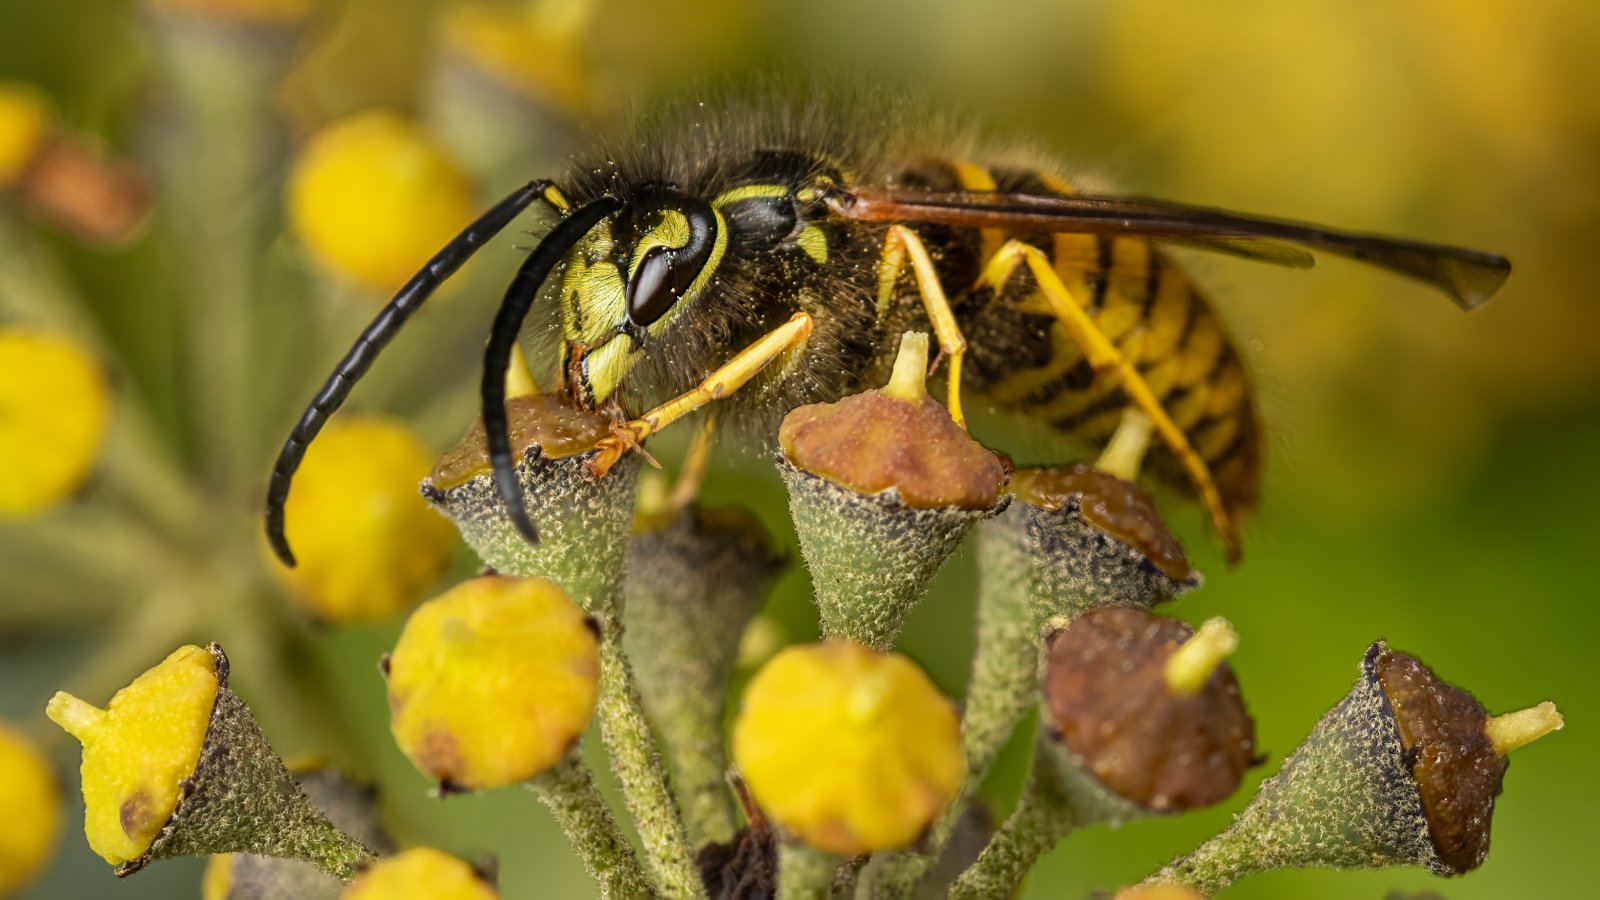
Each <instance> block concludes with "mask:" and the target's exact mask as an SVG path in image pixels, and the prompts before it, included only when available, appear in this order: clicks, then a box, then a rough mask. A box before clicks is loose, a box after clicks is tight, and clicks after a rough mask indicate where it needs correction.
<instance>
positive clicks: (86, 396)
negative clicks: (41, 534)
mask: <svg viewBox="0 0 1600 900" xmlns="http://www.w3.org/2000/svg"><path fill="white" fill-rule="evenodd" d="M0 372H4V373H5V375H4V377H0V517H8V516H19V517H20V516H26V515H30V514H32V513H36V512H38V511H39V510H41V509H43V508H44V507H46V506H49V505H50V504H52V503H54V502H56V501H58V500H60V499H62V498H63V497H65V496H67V495H68V494H70V493H72V492H73V491H74V490H77V488H78V486H79V485H81V484H82V483H83V480H84V478H86V477H87V476H88V474H89V469H90V467H91V466H92V465H93V464H94V460H95V457H96V455H97V454H98V453H99V450H100V441H101V438H103V437H104V435H105V430H106V419H107V416H108V413H109V409H110V400H109V397H108V393H109V392H108V390H107V387H106V381H105V377H104V376H103V375H102V374H101V372H100V369H99V366H98V365H97V364H96V362H95V360H94V359H92V358H91V357H90V356H89V354H88V352H87V351H85V350H84V349H83V348H82V347H80V346H79V345H78V344H77V343H75V342H73V341H71V340H68V339H67V338H65V337H62V336H60V335H55V334H49V333H45V332H40V331H32V330H28V329H23V328H0Z"/></svg>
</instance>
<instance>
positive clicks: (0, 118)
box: [0, 81, 52, 188]
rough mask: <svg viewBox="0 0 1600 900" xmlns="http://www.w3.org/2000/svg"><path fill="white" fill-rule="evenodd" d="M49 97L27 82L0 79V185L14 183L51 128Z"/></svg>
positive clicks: (0, 186)
mask: <svg viewBox="0 0 1600 900" xmlns="http://www.w3.org/2000/svg"><path fill="white" fill-rule="evenodd" d="M51 119H52V116H51V108H50V101H49V99H48V98H46V97H45V95H44V93H43V92H41V91H40V90H39V89H38V88H35V87H34V86H33V85H30V84H22V83H20V82H16V81H0V188H5V187H9V186H10V185H12V184H14V183H16V181H17V179H18V178H20V177H21V176H22V173H23V172H25V171H27V169H28V165H29V164H30V163H32V162H33V160H34V158H35V157H36V156H38V154H39V149H40V147H41V146H42V145H43V144H44V141H45V138H47V137H49V135H50V131H51V128H52V122H51Z"/></svg>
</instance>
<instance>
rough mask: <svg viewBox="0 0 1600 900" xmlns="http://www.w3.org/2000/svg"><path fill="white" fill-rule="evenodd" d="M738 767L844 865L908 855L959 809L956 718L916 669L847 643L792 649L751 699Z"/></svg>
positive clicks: (765, 672)
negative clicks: (855, 859)
mask: <svg viewBox="0 0 1600 900" xmlns="http://www.w3.org/2000/svg"><path fill="white" fill-rule="evenodd" d="M733 758H734V762H735V763H736V764H737V765H738V767H739V771H740V773H741V774H742V775H743V777H744V780H745V783H746V784H747V785H748V786H749V788H750V792H751V794H752V795H753V796H754V797H755V800H756V802H757V803H758V804H760V805H761V808H762V809H764V810H766V812H767V814H768V815H770V816H771V817H772V818H773V819H774V820H775V821H777V822H778V823H779V824H781V825H783V826H784V827H785V828H786V829H788V830H789V831H790V832H792V833H793V834H794V835H795V836H796V837H798V838H799V839H800V840H802V841H803V842H805V843H806V844H808V845H810V846H812V847H815V848H817V849H819V850H826V851H829V852H832V853H838V854H841V855H843V856H859V855H861V854H864V853H875V852H877V851H880V850H891V849H895V848H899V847H905V846H907V845H908V844H910V843H911V842H912V841H914V840H916V838H917V836H918V835H919V834H921V833H922V832H923V830H924V829H925V828H927V826H928V823H929V822H931V821H932V820H933V818H934V816H936V815H938V814H939V812H940V811H941V810H943V809H944V808H945V806H947V805H948V804H949V803H950V801H951V800H952V799H954V798H955V795H956V792H957V790H959V789H960V787H961V781H962V777H963V775H964V773H965V769H966V762H965V760H964V759H963V756H962V751H961V731H960V726H959V724H958V723H957V721H956V714H955V710H954V709H953V708H952V707H951V705H950V702H949V701H948V700H947V699H945V697H944V696H943V695H941V694H940V693H939V690H938V688H936V687H934V685H933V683H932V682H931V681H929V680H928V676H927V675H925V674H923V672H922V670H921V669H919V668H917V666H916V664H915V663H913V662H911V661H910V660H909V659H906V658H905V657H904V656H901V655H899V654H897V653H878V652H875V651H873V650H869V649H867V648H865V647H861V646H859V645H857V644H853V643H850V642H848V641H828V642H825V643H821V644H808V645H804V646H799V647H790V648H789V649H787V650H785V651H783V652H782V653H780V654H778V655H777V656H776V657H774V658H773V659H772V661H771V662H769V663H767V665H766V666H765V667H764V668H762V670H761V671H760V672H759V673H757V674H756V676H755V678H754V679H753V680H752V681H751V682H750V686H749V688H748V689H747V690H746V691H745V695H744V703H743V706H742V708H741V710H740V712H739V718H738V720H737V721H736V722H735V723H734V727H733Z"/></svg>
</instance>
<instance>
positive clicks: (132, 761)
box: [45, 645, 218, 865]
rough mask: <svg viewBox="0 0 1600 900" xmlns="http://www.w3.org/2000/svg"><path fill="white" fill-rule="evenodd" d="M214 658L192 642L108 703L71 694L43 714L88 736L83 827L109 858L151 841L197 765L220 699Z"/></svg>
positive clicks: (137, 851)
mask: <svg viewBox="0 0 1600 900" xmlns="http://www.w3.org/2000/svg"><path fill="white" fill-rule="evenodd" d="M217 687H218V680H217V661H216V657H214V656H212V655H211V653H210V652H209V651H207V650H206V649H204V648H202V647H196V646H193V645H189V646H185V647H179V648H178V649H177V650H174V651H173V652H172V655H170V656H168V657H167V658H166V659H165V660H164V661H162V662H161V664H160V665H158V666H156V667H155V668H153V669H150V670H149V671H147V672H145V673H144V674H143V675H140V676H139V677H138V678H136V679H134V681H133V683H132V684H130V685H128V686H127V687H125V688H123V689H122V690H120V691H118V692H117V693H116V696H114V697H112V698H111V702H110V703H108V704H106V708H105V709H98V708H96V707H94V706H91V705H90V704H88V703H85V702H83V701H82V700H79V699H78V698H77V697H74V696H72V695H71V694H68V693H65V692H60V693H57V694H56V695H55V696H54V697H52V698H50V705H49V706H48V707H46V709H45V714H46V715H48V716H49V717H50V720H51V721H52V722H55V723H56V724H57V725H60V726H61V727H62V728H63V729H65V730H66V731H67V733H68V734H70V735H72V736H73V737H75V738H77V739H78V740H79V741H80V742H81V743H82V744H83V801H84V804H85V806H86V813H85V817H86V820H85V822H84V829H83V830H84V834H85V835H87V836H88V838H89V846H90V848H92V849H93V850H94V852H96V853H98V854H100V855H101V856H102V857H104V858H105V860H106V862H108V863H111V864H112V865H119V864H121V863H124V862H127V861H129V860H132V859H137V858H138V857H140V856H141V855H143V854H144V852H145V851H146V850H148V849H150V844H151V842H152V841H154V840H155V837H156V835H157V834H158V833H160V831H161V828H162V826H164V825H165V824H166V823H167V820H168V819H169V818H171V817H172V812H173V810H175V809H177V807H178V800H179V791H180V785H181V783H182V781H183V780H184V779H185V778H188V777H189V776H190V775H191V774H193V772H194V767H195V765H196V764H197V763H198V762H199V760H200V748H201V746H202V745H203V744H204V743H205V737H206V730H207V728H208V727H209V726H210V724H211V710H212V708H213V707H214V706H215V705H216V701H217Z"/></svg>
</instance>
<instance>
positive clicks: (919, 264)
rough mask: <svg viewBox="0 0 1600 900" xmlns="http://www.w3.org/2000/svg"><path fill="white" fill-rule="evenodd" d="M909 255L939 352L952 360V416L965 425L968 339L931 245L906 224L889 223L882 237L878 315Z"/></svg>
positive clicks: (892, 295)
mask: <svg viewBox="0 0 1600 900" xmlns="http://www.w3.org/2000/svg"><path fill="white" fill-rule="evenodd" d="M908 258H909V260H910V262H911V271H912V273H913V274H915V275H916V278H917V292H918V293H920V294H921V295H922V306H923V308H924V309H926V310H927V311H928V320H929V321H930V322H932V323H933V333H934V334H935V335H936V336H937V337H938V338H939V356H940V357H941V358H943V357H948V358H949V360H950V372H949V375H948V376H947V377H946V380H947V381H948V382H949V385H950V395H949V396H950V400H949V403H948V404H947V405H948V406H949V407H950V418H952V419H955V421H956V424H957V425H960V426H961V427H962V428H966V427H967V420H966V417H965V416H963V415H962V414H961V361H962V360H963V359H965V358H966V355H967V339H966V337H964V336H963V335H962V334H961V326H959V325H957V324H956V314H955V313H954V312H951V310H950V300H949V298H947V297H946V296H945V293H944V288H943V287H942V286H941V285H940V284H939V273H938V272H937V271H935V270H934V268H933V258H932V257H931V256H929V255H928V248H927V247H926V246H925V245H923V243H922V238H920V237H917V233H916V232H915V231H912V230H911V229H909V228H907V227H905V226H904V225H891V226H889V234H888V235H887V236H886V237H885V238H884V240H883V258H882V260H881V261H880V262H879V263H878V317H879V318H880V319H881V318H882V317H883V315H884V313H885V312H887V311H888V308H889V301H890V300H892V299H893V298H894V286H895V283H896V282H898V281H899V280H900V273H901V271H902V270H903V269H904V267H905V264H906V261H907V259H908ZM938 364H939V360H938V359H935V360H934V361H933V366H930V367H929V369H930V370H931V369H932V368H933V367H934V366H937V365H938Z"/></svg>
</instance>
